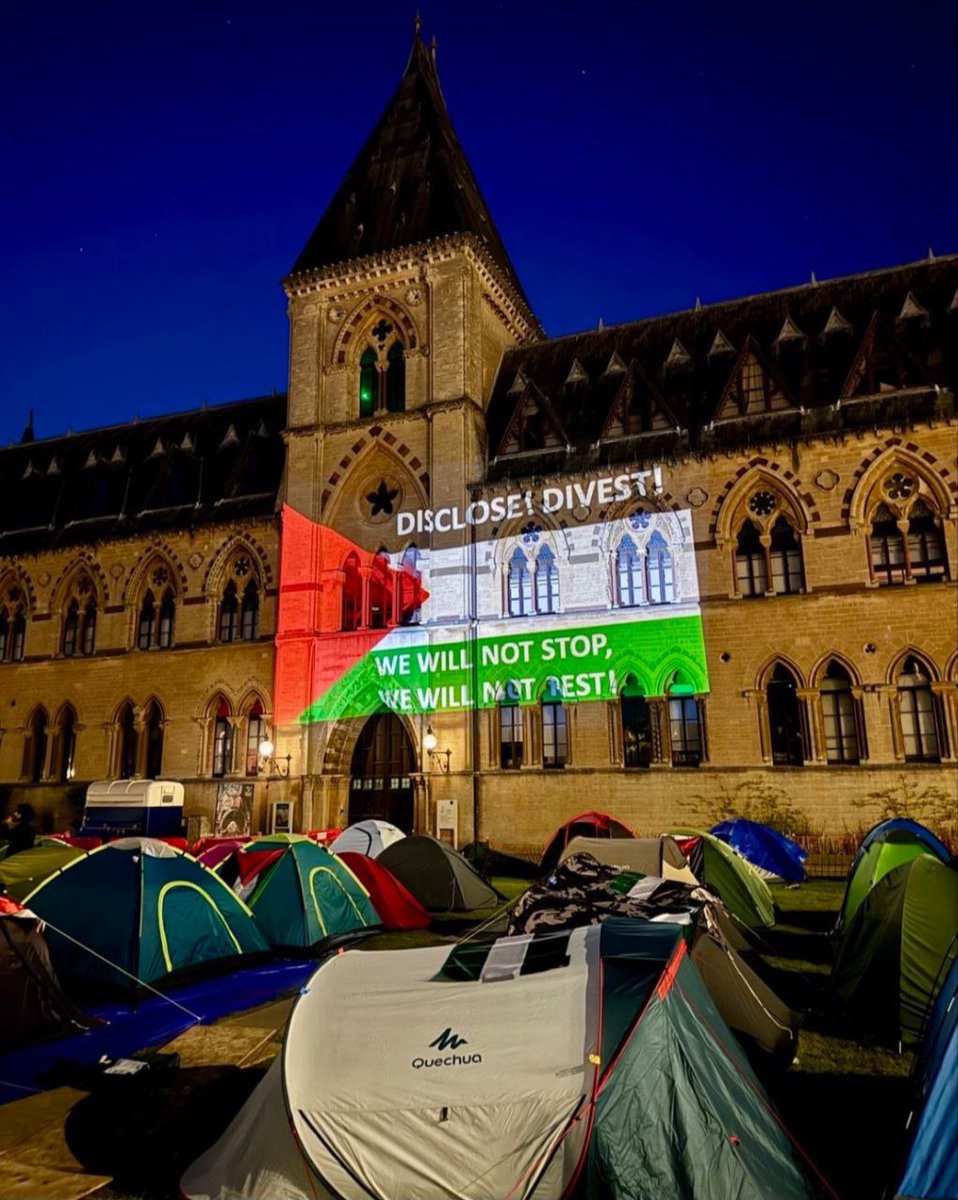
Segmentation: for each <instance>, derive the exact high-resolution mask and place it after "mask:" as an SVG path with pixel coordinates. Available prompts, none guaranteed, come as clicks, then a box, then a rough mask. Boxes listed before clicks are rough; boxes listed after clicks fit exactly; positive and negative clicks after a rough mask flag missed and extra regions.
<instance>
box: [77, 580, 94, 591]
mask: <svg viewBox="0 0 958 1200" xmlns="http://www.w3.org/2000/svg"><path fill="white" fill-rule="evenodd" d="M92 591H93V584H92V583H91V582H90V580H89V579H88V578H87V576H86V575H81V576H80V580H79V582H78V583H77V595H79V596H86V595H89V593H90V592H92Z"/></svg>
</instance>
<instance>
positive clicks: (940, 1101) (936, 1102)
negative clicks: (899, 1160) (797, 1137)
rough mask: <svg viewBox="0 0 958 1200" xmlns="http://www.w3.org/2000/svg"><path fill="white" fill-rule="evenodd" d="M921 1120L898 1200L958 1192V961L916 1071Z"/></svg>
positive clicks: (940, 996)
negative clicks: (957, 1104) (956, 1102)
mask: <svg viewBox="0 0 958 1200" xmlns="http://www.w3.org/2000/svg"><path fill="white" fill-rule="evenodd" d="M916 1080H917V1085H918V1086H917V1094H916V1098H915V1103H916V1107H917V1110H918V1120H917V1122H916V1124H915V1136H914V1139H913V1140H912V1143H911V1149H910V1150H909V1152H908V1162H907V1163H906V1165H905V1174H904V1178H903V1179H902V1181H901V1183H900V1184H899V1185H898V1190H897V1191H896V1192H895V1196H896V1197H897V1200H940V1198H941V1197H945V1196H958V1121H956V1120H955V1101H956V1091H958V1082H956V1081H958V959H955V961H954V962H953V963H952V964H951V970H950V971H949V972H948V978H947V979H946V980H945V985H944V987H943V988H942V989H941V991H940V993H939V994H938V1000H937V1002H936V1004H935V1007H934V1010H933V1011H932V1015H931V1020H930V1021H929V1022H928V1029H927V1032H926V1033H925V1040H924V1043H923V1045H922V1050H921V1056H920V1058H919V1062H918V1068H917V1072H916Z"/></svg>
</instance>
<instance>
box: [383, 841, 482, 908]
mask: <svg viewBox="0 0 958 1200" xmlns="http://www.w3.org/2000/svg"><path fill="white" fill-rule="evenodd" d="M378 861H379V865H380V866H382V867H385V868H386V870H387V871H391V872H392V874H393V875H395V876H396V878H397V879H398V880H399V882H400V883H401V884H402V885H403V887H404V888H405V889H406V890H407V891H408V892H411V893H412V894H413V896H415V897H416V899H417V900H418V901H419V903H420V904H421V905H422V906H423V908H427V909H429V911H430V912H469V911H470V910H471V909H474V908H487V907H490V906H491V905H495V904H497V903H498V902H499V900H500V899H501V897H500V895H499V893H498V892H497V891H496V890H495V888H493V887H490V886H489V884H488V883H486V881H485V880H484V879H483V878H482V877H481V876H479V875H478V874H477V873H476V872H475V871H474V870H473V869H472V867H471V866H470V865H469V864H468V863H467V862H466V860H465V859H464V858H463V857H462V855H461V854H459V853H457V851H455V850H453V848H452V846H449V845H447V844H446V843H445V842H440V841H439V839H438V838H434V837H430V836H429V835H428V834H424V833H420V834H416V835H415V836H414V837H405V838H403V839H402V840H401V841H398V842H393V844H392V845H391V846H387V847H386V849H385V850H384V851H383V852H382V854H380V856H379V860H378Z"/></svg>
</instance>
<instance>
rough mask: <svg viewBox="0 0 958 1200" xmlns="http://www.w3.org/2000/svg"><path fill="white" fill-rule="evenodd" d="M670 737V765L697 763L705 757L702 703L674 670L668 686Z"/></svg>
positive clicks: (695, 765)
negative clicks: (674, 674) (674, 673)
mask: <svg viewBox="0 0 958 1200" xmlns="http://www.w3.org/2000/svg"><path fill="white" fill-rule="evenodd" d="M669 738H670V741H671V743H672V766H673V767H697V766H699V764H700V763H701V762H702V759H703V757H704V744H705V739H704V737H703V735H702V706H701V704H700V702H699V701H698V700H697V699H696V698H695V696H694V695H692V687H691V685H690V684H688V683H686V682H685V681H684V680H683V679H682V676H681V674H677V675H676V676H675V678H674V679H673V680H672V684H671V686H670V687H669Z"/></svg>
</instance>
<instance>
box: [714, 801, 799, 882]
mask: <svg viewBox="0 0 958 1200" xmlns="http://www.w3.org/2000/svg"><path fill="white" fill-rule="evenodd" d="M710 833H711V834H712V836H713V837H717V838H718V839H719V840H720V841H723V842H726V843H727V844H728V845H729V846H731V847H732V849H733V850H734V851H735V852H736V853H737V854H741V856H742V858H744V859H746V860H747V861H748V862H750V863H751V864H752V866H753V867H756V868H757V869H758V870H759V871H764V872H767V873H768V874H769V875H777V876H778V878H779V879H784V880H785V881H786V883H801V882H802V880H804V878H805V859H806V858H807V853H806V851H805V850H803V849H802V847H801V846H799V845H798V843H797V842H793V841H792V840H791V838H787V837H786V836H785V835H784V834H783V833H778V832H777V830H775V829H770V828H769V827H768V825H760V824H759V823H758V821H747V820H746V819H745V818H744V817H734V818H733V819H732V820H731V821H722V822H721V824H719V825H716V826H714V828H712V829H711V830H710Z"/></svg>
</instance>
